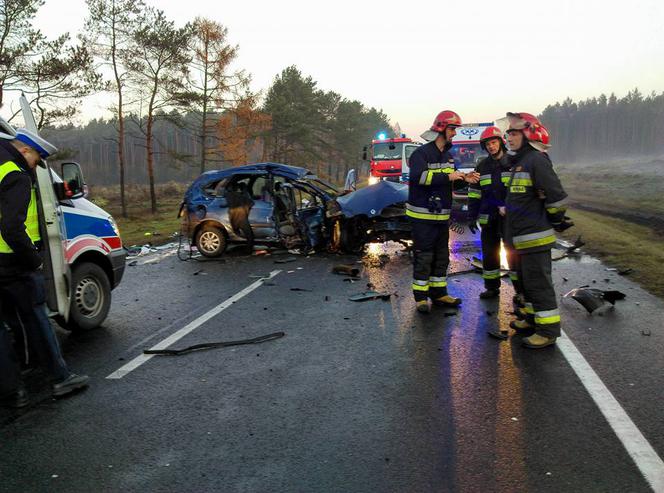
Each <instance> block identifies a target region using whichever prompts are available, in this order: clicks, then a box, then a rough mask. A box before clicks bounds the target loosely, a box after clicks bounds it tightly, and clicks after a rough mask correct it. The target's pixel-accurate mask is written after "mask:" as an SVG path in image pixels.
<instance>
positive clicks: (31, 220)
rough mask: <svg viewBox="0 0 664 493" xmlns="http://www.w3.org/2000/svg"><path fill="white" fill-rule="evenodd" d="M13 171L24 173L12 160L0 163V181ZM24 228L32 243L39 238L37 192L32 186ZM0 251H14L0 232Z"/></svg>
mask: <svg viewBox="0 0 664 493" xmlns="http://www.w3.org/2000/svg"><path fill="white" fill-rule="evenodd" d="M14 171H18V172H19V173H25V171H23V170H22V169H21V168H19V167H18V165H17V164H16V163H14V162H13V161H7V162H5V163H3V164H0V183H2V180H4V178H5V177H6V176H7V175H8V174H9V173H12V172H14ZM25 230H26V232H27V233H28V237H29V238H30V240H32V243H36V242H38V241H39V240H41V237H40V235H39V214H38V212H37V193H36V192H35V187H34V186H33V187H32V192H31V193H30V205H28V214H27V216H26V218H25ZM0 253H14V251H13V250H12V249H11V247H10V246H9V245H8V244H7V242H6V241H5V240H4V238H3V237H2V233H0Z"/></svg>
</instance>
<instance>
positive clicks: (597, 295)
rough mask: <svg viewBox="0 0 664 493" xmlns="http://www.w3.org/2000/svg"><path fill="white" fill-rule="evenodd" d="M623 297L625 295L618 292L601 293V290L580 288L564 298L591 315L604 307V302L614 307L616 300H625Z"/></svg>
mask: <svg viewBox="0 0 664 493" xmlns="http://www.w3.org/2000/svg"><path fill="white" fill-rule="evenodd" d="M625 296H626V295H625V293H622V292H620V291H602V290H601V289H595V288H589V287H581V288H576V289H572V290H571V291H570V292H568V293H566V294H565V296H564V297H565V298H568V297H571V298H572V299H574V300H576V301H578V302H579V303H580V304H581V305H582V306H583V307H584V308H585V309H586V310H588V313H593V312H594V311H595V310H597V309H598V308H600V307H602V306H604V305H605V304H606V303H605V302H607V301H608V302H609V303H611V304H612V305H615V303H616V301H617V300H622V299H625Z"/></svg>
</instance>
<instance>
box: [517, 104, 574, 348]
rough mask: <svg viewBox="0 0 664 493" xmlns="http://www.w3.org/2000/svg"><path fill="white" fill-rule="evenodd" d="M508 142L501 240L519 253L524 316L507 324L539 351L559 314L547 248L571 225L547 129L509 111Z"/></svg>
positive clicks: (550, 338) (555, 332)
mask: <svg viewBox="0 0 664 493" xmlns="http://www.w3.org/2000/svg"><path fill="white" fill-rule="evenodd" d="M507 118H508V121H509V128H508V130H507V142H508V146H509V148H510V151H509V153H510V155H511V162H512V168H511V173H510V177H509V181H508V182H507V196H506V199H505V205H506V210H507V215H506V240H507V243H508V244H509V245H510V247H512V248H514V250H515V252H516V254H517V257H518V262H517V265H518V272H517V274H518V276H519V280H520V282H521V285H522V288H523V295H524V299H525V303H526V317H525V319H524V320H516V321H513V322H512V323H511V324H510V326H511V327H512V328H513V329H515V330H516V331H517V333H520V334H522V335H526V336H527V337H525V338H524V339H523V345H524V346H526V347H529V348H533V349H539V348H543V347H546V346H550V345H552V344H555V342H556V339H557V338H558V337H559V336H560V313H559V311H558V303H557V299H556V293H555V290H554V287H553V281H552V279H551V247H552V246H553V245H554V244H555V242H556V235H555V232H556V231H564V230H565V229H567V228H568V227H570V226H572V223H570V222H567V220H566V219H567V218H566V217H565V205H564V202H565V199H566V197H567V193H565V191H564V190H563V187H562V185H561V184H560V180H559V179H558V176H557V175H556V173H555V171H554V170H553V165H552V163H551V159H550V158H549V156H548V154H547V153H546V152H544V151H546V150H547V149H548V148H549V147H550V145H549V132H548V130H547V129H546V127H544V125H542V123H541V122H540V121H539V120H538V119H537V118H536V117H534V116H533V115H531V114H529V113H508V114H507Z"/></svg>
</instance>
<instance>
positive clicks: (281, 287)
mask: <svg viewBox="0 0 664 493" xmlns="http://www.w3.org/2000/svg"><path fill="white" fill-rule="evenodd" d="M452 246H453V248H454V250H455V253H454V256H455V259H454V262H453V264H452V266H451V268H450V271H459V270H465V269H467V268H468V267H469V265H468V262H467V260H466V257H470V256H472V255H473V254H475V253H476V251H477V240H476V239H474V238H471V237H469V236H454V237H453V241H452ZM381 255H382V256H381ZM278 258H284V257H283V256H280V257H278V256H266V257H243V256H241V255H238V254H234V255H231V256H229V257H228V258H227V261H226V262H223V263H222V262H204V263H203V262H195V261H189V262H181V261H179V260H177V258H176V257H175V255H173V252H172V251H170V252H169V251H166V252H161V253H159V254H154V255H151V256H149V257H144V258H143V257H142V258H140V259H139V264H138V265H136V266H133V267H128V268H127V272H126V277H125V279H124V280H123V282H122V284H121V285H120V286H119V287H118V288H117V289H116V290H115V291H114V293H113V294H114V300H113V307H112V310H111V314H110V316H109V318H108V320H107V322H106V323H105V324H104V326H103V327H102V328H100V329H98V330H95V331H92V332H89V333H86V334H82V335H76V336H74V335H69V334H66V333H64V332H62V333H61V334H60V335H61V336H62V342H63V347H64V351H65V355H66V358H67V360H68V362H69V363H70V365H71V366H72V368H73V369H75V371H77V372H84V373H86V374H88V375H90V376H91V379H92V382H91V386H90V388H89V389H88V390H86V391H84V392H82V393H79V394H77V395H74V396H72V397H70V398H67V399H63V400H59V401H55V400H53V399H51V398H50V395H49V393H48V387H47V385H46V384H45V383H44V382H43V381H42V379H41V378H39V377H40V376H39V374H37V375H33V376H32V377H31V382H30V383H31V386H32V390H33V393H32V395H31V397H32V405H31V407H30V408H29V409H28V410H26V411H23V412H20V413H16V412H11V411H8V410H2V411H0V491H3V492H4V491H7V492H19V491H20V492H32V491H35V492H37V491H39V492H41V491H49V492H59V491H76V492H79V491H80V492H91V491H95V492H106V491H109V492H116V491H117V492H120V491H122V492H129V491H151V492H152V491H159V492H161V491H164V492H167V491H168V492H170V491H172V492H207V491H215V492H216V491H222V492H226V491H228V492H259V491H260V492H262V491H302V492H304V491H339V492H364V491H372V492H373V491H379V492H391V491H394V492H402V491H404V492H429V491H437V492H446V491H463V492H466V491H468V492H474V491H477V492H492V491H504V492H518V491H551V492H566V491H592V492H595V491H602V492H604V491H606V492H608V491H611V492H613V491H615V492H640V491H644V492H646V491H652V487H651V486H649V483H648V481H647V480H646V479H645V478H644V475H643V473H642V471H641V470H640V469H639V468H638V467H637V465H636V464H637V461H640V464H641V467H642V468H645V469H646V471H650V473H651V477H650V480H651V481H653V478H655V481H656V480H657V478H658V477H659V478H661V479H662V481H664V477H662V476H658V474H661V471H660V470H659V469H657V463H656V461H655V462H654V463H653V462H652V460H651V461H650V462H649V463H648V458H647V457H645V465H644V462H643V461H644V456H643V454H642V453H641V452H642V450H641V449H638V443H639V442H638V440H637V445H636V446H637V451H636V452H633V453H632V455H635V456H636V457H637V459H636V461H635V459H633V458H632V456H630V453H628V451H627V449H626V446H627V447H629V446H630V445H629V443H631V442H630V441H631V440H632V439H633V438H635V433H634V430H637V432H640V433H641V434H642V437H643V439H644V440H645V442H646V444H649V445H650V446H651V447H652V451H653V452H654V454H655V457H657V456H659V457H664V419H663V418H664V411H663V409H664V385H663V382H664V378H663V377H664V352H663V351H662V348H663V347H664V327H663V322H662V320H664V302H663V301H662V300H661V299H658V298H655V297H653V296H651V295H649V294H647V293H646V292H644V291H643V290H642V289H640V288H639V287H638V286H637V285H636V284H634V283H633V282H631V281H630V279H629V277H621V276H619V275H617V274H616V273H615V272H609V271H607V270H606V269H605V267H604V266H603V265H602V264H601V263H599V262H598V261H596V260H594V259H592V258H589V257H585V256H578V257H573V258H566V259H563V260H560V261H558V262H555V263H554V278H555V281H556V284H557V290H558V292H559V293H560V294H563V293H565V292H567V291H568V290H569V289H571V288H573V287H578V286H580V285H584V284H590V285H591V286H593V287H599V288H602V289H619V290H621V291H623V292H625V293H626V294H627V299H626V300H624V301H620V302H618V303H617V305H616V307H615V309H613V310H609V311H608V312H606V313H605V314H604V315H603V316H598V315H592V316H591V315H589V314H587V313H586V312H585V310H584V309H583V308H582V307H581V306H580V305H579V304H578V303H576V302H575V301H573V300H571V299H569V298H568V299H565V300H563V301H562V302H561V308H562V315H563V326H564V330H565V332H566V333H567V335H568V336H569V339H568V340H567V341H571V342H573V344H574V345H575V346H576V348H578V351H579V352H580V353H581V355H582V356H583V357H584V358H585V361H587V363H588V364H589V365H590V367H592V369H593V370H594V372H596V375H597V376H598V377H599V379H600V380H601V382H603V384H604V385H605V386H606V389H608V390H609V391H610V393H611V394H612V395H613V396H614V397H615V399H616V400H617V402H618V403H619V406H618V407H621V408H622V410H624V413H625V416H628V418H627V419H628V421H630V423H632V424H633V425H634V426H635V428H630V427H628V426H626V424H625V422H624V420H623V421H621V419H623V418H624V416H623V417H622V418H621V417H620V416H619V417H618V418H619V419H618V421H617V423H618V425H617V426H618V428H621V427H622V428H621V429H622V436H623V439H622V441H621V439H619V438H618V435H617V434H616V432H615V431H614V429H615V428H616V423H615V422H614V423H613V425H614V426H612V425H611V424H610V423H609V421H607V418H605V416H604V415H603V414H602V412H600V408H599V407H598V404H597V403H596V402H595V401H594V400H593V398H591V394H590V393H589V390H588V388H587V386H589V387H591V388H592V389H594V390H595V391H597V389H598V385H597V384H596V383H595V384H593V383H592V381H590V383H588V382H589V380H588V379H587V375H585V376H583V375H582V377H581V378H580V376H579V374H577V371H578V370H577V371H575V369H574V368H573V367H572V366H571V364H570V362H568V359H569V358H570V354H571V353H570V350H569V349H568V350H565V349H564V348H562V347H561V346H562V344H561V345H559V346H558V347H553V348H547V349H545V350H541V351H532V350H528V349H525V348H522V347H521V346H520V339H519V338H518V337H511V338H510V340H508V341H504V342H501V341H498V340H496V339H493V338H490V337H488V336H487V334H486V332H487V330H488V329H490V328H492V327H505V326H507V325H508V324H509V321H510V316H509V315H508V312H510V311H511V295H512V290H511V288H510V287H509V286H508V282H507V281H503V291H502V292H503V294H502V297H501V299H500V301H488V302H485V301H480V300H479V299H478V298H477V295H478V294H479V292H480V291H481V290H482V280H481V277H480V276H479V275H477V274H463V275H458V276H452V277H450V278H449V285H450V292H451V293H452V294H455V295H459V296H461V297H463V298H464V303H463V307H462V308H461V309H460V310H458V312H457V313H454V310H445V309H439V310H435V311H434V312H433V313H431V314H430V315H419V314H416V313H414V308H413V301H412V297H411V294H410V280H411V265H410V259H409V257H408V255H407V254H405V253H404V252H402V251H401V249H400V247H399V246H397V245H388V246H387V247H383V246H371V248H370V252H369V254H368V255H367V256H366V257H365V258H364V262H363V263H356V262H359V259H358V257H351V256H344V257H342V256H335V255H319V254H317V255H313V256H311V257H303V256H298V257H297V260H296V261H295V262H292V263H286V264H276V263H275V262H274V261H275V260H276V259H278ZM146 262H149V263H146ZM338 263H356V265H357V266H358V267H359V268H360V269H361V277H362V280H361V281H358V282H354V283H350V282H347V281H345V278H344V277H343V276H338V275H334V274H332V273H331V268H332V266H333V265H335V264H338ZM275 270H280V272H278V273H274V272H273V271H275ZM271 272H272V273H273V278H272V279H271V280H270V281H268V282H265V283H262V282H261V281H260V280H259V279H258V278H257V276H267V275H269V274H270V273H271ZM565 279H566V280H565ZM367 283H371V284H373V285H374V286H375V288H376V289H377V290H379V291H383V290H384V291H389V292H391V293H394V294H393V296H392V297H391V299H390V300H389V301H382V300H376V301H367V302H363V303H354V302H351V301H349V300H348V297H349V296H350V295H352V294H355V293H358V292H361V291H364V290H365V289H366V284H367ZM248 287H251V290H247V289H246V288H248ZM292 288H300V289H303V290H306V291H292V290H291V289H292ZM238 293H239V294H238ZM233 296H235V298H233V300H234V301H235V302H234V303H232V302H228V303H226V304H225V305H223V303H224V302H225V301H227V300H229V298H231V297H233ZM233 300H231V301H233ZM215 307H216V308H217V312H218V313H216V315H214V316H211V315H210V310H213V309H215ZM213 313H215V312H213ZM206 314H208V315H207V316H205V315H206ZM200 317H202V318H200ZM186 327H188V329H187V330H189V329H192V327H193V330H191V331H189V332H188V333H187V334H186V335H184V337H182V338H181V339H180V340H178V341H177V342H174V343H173V344H172V345H171V346H170V347H177V348H180V347H185V346H189V345H192V344H198V343H202V342H218V341H227V340H235V339H246V338H252V337H256V336H260V335H264V334H267V333H272V332H275V331H284V332H285V333H286V336H285V337H283V338H281V339H278V340H274V341H270V342H266V343H263V344H259V345H247V346H239V347H231V348H223V349H213V350H208V351H200V352H196V353H191V354H188V355H183V356H155V357H153V358H151V359H148V360H146V361H144V362H143V363H142V364H140V365H139V366H137V367H136V368H135V369H133V370H132V371H130V372H128V373H126V374H124V376H122V378H107V377H109V376H112V375H116V376H117V375H118V373H117V371H118V370H119V369H120V368H122V367H123V366H124V365H127V364H129V363H130V362H131V361H132V360H134V358H136V357H137V356H139V355H140V354H141V352H142V350H143V349H146V348H150V347H152V346H154V345H156V344H158V343H159V342H160V341H163V340H164V339H166V338H167V337H169V336H171V335H172V334H174V333H177V332H178V331H179V330H181V329H183V328H186ZM646 334H649V335H646ZM582 378H584V379H585V381H586V385H585V386H584V383H583V381H582ZM600 390H601V389H600ZM600 394H601V392H600ZM625 430H626V431H625ZM619 431H620V430H619ZM636 435H638V433H636ZM625 436H627V439H625V438H624V437H625ZM630 437H631V438H630ZM636 438H638V437H636ZM625 441H627V445H625ZM640 443H642V442H640ZM632 445H633V444H632ZM650 459H652V456H651V457H650ZM653 484H657V483H653ZM662 484H664V483H662Z"/></svg>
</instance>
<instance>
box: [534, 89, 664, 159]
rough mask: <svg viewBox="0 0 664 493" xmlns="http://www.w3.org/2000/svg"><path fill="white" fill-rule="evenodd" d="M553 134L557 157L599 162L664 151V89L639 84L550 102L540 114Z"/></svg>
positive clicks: (652, 154)
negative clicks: (620, 91)
mask: <svg viewBox="0 0 664 493" xmlns="http://www.w3.org/2000/svg"><path fill="white" fill-rule="evenodd" d="M540 118H541V120H542V123H544V125H546V127H547V128H548V130H549V133H550V134H551V143H552V145H553V147H552V149H551V155H552V156H553V157H554V159H555V160H556V161H559V162H565V163H573V162H582V161H591V162H597V161H600V160H606V159H611V158H613V157H629V156H659V155H661V154H664V92H663V93H661V94H656V93H652V94H650V95H648V96H643V95H642V94H641V92H640V91H639V90H638V89H634V90H632V91H629V92H628V93H627V95H626V96H624V97H622V98H618V97H617V96H616V95H615V94H611V95H610V96H608V97H607V96H606V95H605V94H602V95H600V96H599V97H593V98H589V99H586V100H585V101H579V102H574V101H572V100H571V99H570V98H567V99H565V100H564V101H563V102H562V103H556V104H553V105H549V106H547V107H546V108H545V109H544V111H543V112H542V114H541V115H540Z"/></svg>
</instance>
